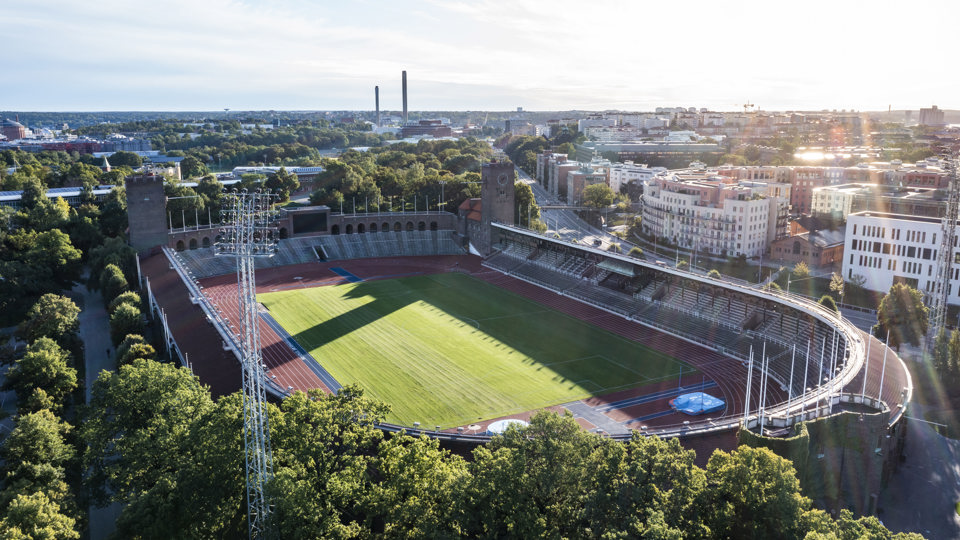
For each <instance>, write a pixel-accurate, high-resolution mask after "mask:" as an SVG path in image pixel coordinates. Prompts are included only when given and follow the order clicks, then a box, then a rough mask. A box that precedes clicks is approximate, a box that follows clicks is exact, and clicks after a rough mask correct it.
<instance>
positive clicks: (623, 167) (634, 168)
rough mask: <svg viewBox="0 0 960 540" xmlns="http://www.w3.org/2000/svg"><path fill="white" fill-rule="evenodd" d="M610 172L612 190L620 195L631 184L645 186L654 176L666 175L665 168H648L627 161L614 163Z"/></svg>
mask: <svg viewBox="0 0 960 540" xmlns="http://www.w3.org/2000/svg"><path fill="white" fill-rule="evenodd" d="M609 171H610V189H612V190H613V192H614V193H620V189H621V188H622V187H623V186H625V185H627V184H630V183H634V184H639V185H643V183H644V182H647V181H648V180H650V179H651V178H653V177H654V176H656V175H658V174H661V173H666V172H667V169H666V168H664V167H653V168H650V167H647V166H646V165H643V164H639V163H634V162H632V161H625V162H623V163H612V164H611V165H610V167H609Z"/></svg>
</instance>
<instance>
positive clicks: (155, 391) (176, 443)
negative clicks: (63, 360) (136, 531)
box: [78, 360, 213, 511]
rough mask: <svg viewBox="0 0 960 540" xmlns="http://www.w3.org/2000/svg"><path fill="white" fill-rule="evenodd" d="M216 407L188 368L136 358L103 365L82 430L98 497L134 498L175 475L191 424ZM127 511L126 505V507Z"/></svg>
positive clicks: (92, 484) (91, 481)
mask: <svg viewBox="0 0 960 540" xmlns="http://www.w3.org/2000/svg"><path fill="white" fill-rule="evenodd" d="M212 408H213V400H212V399H211V398H210V392H209V391H208V390H207V389H206V388H205V387H203V386H201V385H200V382H199V381H198V380H197V378H196V377H195V376H194V375H193V374H191V373H190V372H189V371H187V370H185V369H182V368H177V367H174V366H173V365H170V364H159V363H157V362H153V361H148V360H137V361H135V362H134V363H133V364H131V365H127V366H121V367H120V369H119V370H118V371H117V372H107V371H103V372H101V373H100V376H99V377H98V378H97V380H96V382H94V384H93V388H92V393H91V397H90V401H89V403H88V406H87V408H86V409H85V410H84V412H83V421H82V422H81V424H80V425H79V428H78V431H79V432H80V434H81V436H82V439H83V440H84V442H85V443H86V445H87V448H86V451H85V453H84V456H83V466H84V468H85V469H89V471H90V473H89V475H88V479H87V482H88V484H89V486H90V488H91V490H92V493H93V494H94V499H95V501H96V502H105V501H106V500H107V499H108V493H109V499H112V500H114V501H120V502H125V503H130V502H132V501H135V500H136V499H137V498H138V497H140V496H141V495H143V494H144V493H147V492H149V491H150V490H151V489H153V488H154V487H155V486H157V485H158V484H160V483H164V484H166V485H169V484H170V483H171V482H174V481H175V479H174V478H172V477H171V472H172V471H176V470H178V469H179V468H180V466H181V462H182V460H183V459H184V457H185V456H184V452H187V453H189V450H188V449H187V448H186V447H185V441H186V440H187V439H188V437H189V435H190V429H191V426H192V425H193V423H194V422H195V421H197V419H198V418H201V417H203V416H204V415H205V414H207V413H208V412H209V411H210V410H211V409H212ZM125 511H126V510H125Z"/></svg>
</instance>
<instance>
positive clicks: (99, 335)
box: [72, 276, 123, 540]
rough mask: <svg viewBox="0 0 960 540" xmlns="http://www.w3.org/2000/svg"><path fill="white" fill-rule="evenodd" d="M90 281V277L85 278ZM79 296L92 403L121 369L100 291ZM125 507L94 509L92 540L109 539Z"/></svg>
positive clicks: (80, 289)
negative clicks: (108, 374)
mask: <svg viewBox="0 0 960 540" xmlns="http://www.w3.org/2000/svg"><path fill="white" fill-rule="evenodd" d="M82 279H83V280H86V276H84V277H83V278H82ZM72 292H73V294H74V296H75V297H79V298H81V303H82V308H81V310H80V316H79V322H80V338H81V339H82V340H83V345H84V353H83V362H84V365H85V366H86V377H85V379H84V384H85V386H84V392H85V393H86V401H87V402H89V401H90V392H91V390H92V389H93V383H94V381H96V380H97V377H98V376H99V375H100V372H101V371H103V370H107V371H113V370H115V369H116V368H117V363H116V353H115V351H114V348H113V343H112V342H111V341H110V317H109V316H108V315H107V310H106V307H104V305H103V296H102V295H101V294H100V293H99V292H96V291H91V290H89V289H87V287H86V285H83V284H78V285H75V286H74V287H73V291H72ZM122 508H123V507H122V506H121V505H120V504H119V503H114V504H110V505H108V506H106V507H105V508H97V507H95V506H92V505H91V506H90V508H89V517H90V540H100V539H103V538H107V537H108V536H109V535H110V534H112V533H113V531H114V529H115V528H116V522H117V516H119V515H120V510H121V509H122Z"/></svg>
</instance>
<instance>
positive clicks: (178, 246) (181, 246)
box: [177, 240, 185, 251]
mask: <svg viewBox="0 0 960 540" xmlns="http://www.w3.org/2000/svg"><path fill="white" fill-rule="evenodd" d="M184 249H185V248H184V247H183V240H177V251H183V250H184Z"/></svg>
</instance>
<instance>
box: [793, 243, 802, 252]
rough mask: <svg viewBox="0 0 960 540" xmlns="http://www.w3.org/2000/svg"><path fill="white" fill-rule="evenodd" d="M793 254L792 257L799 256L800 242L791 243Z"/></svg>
mask: <svg viewBox="0 0 960 540" xmlns="http://www.w3.org/2000/svg"><path fill="white" fill-rule="evenodd" d="M793 254H794V255H799V254H800V241H799V240H795V241H794V242H793Z"/></svg>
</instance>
